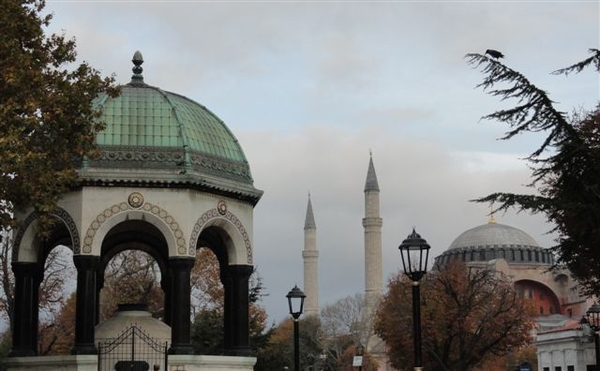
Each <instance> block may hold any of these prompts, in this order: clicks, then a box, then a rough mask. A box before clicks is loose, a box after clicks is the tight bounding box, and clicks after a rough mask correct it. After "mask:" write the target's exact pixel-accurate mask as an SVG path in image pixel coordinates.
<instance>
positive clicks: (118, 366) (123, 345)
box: [98, 325, 168, 371]
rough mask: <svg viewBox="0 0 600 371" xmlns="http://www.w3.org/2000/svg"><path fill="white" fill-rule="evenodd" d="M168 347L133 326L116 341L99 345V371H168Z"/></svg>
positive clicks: (165, 343) (166, 344)
mask: <svg viewBox="0 0 600 371" xmlns="http://www.w3.org/2000/svg"><path fill="white" fill-rule="evenodd" d="M167 347H168V343H167V342H164V343H161V342H159V341H156V340H154V339H152V338H151V337H150V336H148V334H146V333H145V332H144V331H143V330H141V329H140V328H139V327H137V326H135V325H132V326H131V327H129V328H128V329H126V330H125V331H123V333H121V335H119V337H117V338H116V339H114V340H112V341H109V342H105V343H99V344H98V371H166V370H167Z"/></svg>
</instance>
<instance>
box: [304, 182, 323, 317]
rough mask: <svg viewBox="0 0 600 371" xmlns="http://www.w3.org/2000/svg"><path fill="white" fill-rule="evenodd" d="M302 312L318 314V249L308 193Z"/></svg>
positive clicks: (315, 227) (308, 314) (315, 226)
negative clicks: (304, 297)
mask: <svg viewBox="0 0 600 371" xmlns="http://www.w3.org/2000/svg"><path fill="white" fill-rule="evenodd" d="M302 258H303V259H304V294H306V299H305V301H304V313H305V314H306V315H307V316H310V315H319V251H318V250H317V225H316V224H315V216H314V214H313V209H312V203H311V202H310V193H309V194H308V206H307V207H306V220H305V222H304V250H303V251H302Z"/></svg>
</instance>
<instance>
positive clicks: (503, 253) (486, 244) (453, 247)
mask: <svg viewBox="0 0 600 371" xmlns="http://www.w3.org/2000/svg"><path fill="white" fill-rule="evenodd" d="M494 259H505V260H506V261H507V262H508V264H509V265H510V264H534V265H551V264H553V262H554V257H553V256H552V252H551V251H550V250H546V249H544V248H542V247H540V245H539V244H538V243H537V242H536V241H535V240H534V239H533V237H531V236H530V235H529V234H527V233H525V232H524V231H522V230H520V229H518V228H514V227H511V226H508V225H504V224H498V223H496V222H495V221H494V220H491V221H490V222H489V223H488V224H484V225H480V226H478V227H475V228H471V229H469V230H467V231H465V232H463V233H461V234H460V235H459V236H458V237H456V239H455V240H454V241H453V242H452V244H450V247H449V248H448V250H446V251H445V252H444V253H442V254H441V255H440V256H438V257H436V258H435V261H436V263H435V264H436V265H443V264H446V263H448V262H450V261H453V260H457V261H462V262H467V263H468V262H488V261H491V260H494Z"/></svg>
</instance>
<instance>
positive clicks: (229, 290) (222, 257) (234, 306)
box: [195, 219, 253, 355]
mask: <svg viewBox="0 0 600 371" xmlns="http://www.w3.org/2000/svg"><path fill="white" fill-rule="evenodd" d="M232 231H233V232H234V235H233V236H232V234H231V233H232ZM236 231H238V229H236V228H233V226H232V225H231V224H230V222H229V221H227V220H224V219H213V220H211V221H210V222H209V223H207V225H206V226H205V228H203V229H202V230H201V231H200V233H199V235H198V239H197V242H196V245H195V250H196V251H198V250H199V249H202V248H206V249H209V250H210V251H212V252H213V253H214V255H215V256H216V258H217V260H218V262H219V278H220V280H221V283H222V285H223V347H224V352H225V353H229V354H237V355H247V354H250V344H249V334H250V330H249V279H250V275H251V274H252V272H253V267H252V266H251V265H248V264H236V263H239V260H240V259H239V250H240V249H241V250H242V251H246V246H245V244H243V243H240V241H239V240H240V235H239V233H238V234H237V235H236ZM236 240H238V241H236ZM240 244H241V245H242V246H240ZM233 254H235V256H234V257H232V255H233ZM242 260H243V261H246V259H245V257H244V259H242Z"/></svg>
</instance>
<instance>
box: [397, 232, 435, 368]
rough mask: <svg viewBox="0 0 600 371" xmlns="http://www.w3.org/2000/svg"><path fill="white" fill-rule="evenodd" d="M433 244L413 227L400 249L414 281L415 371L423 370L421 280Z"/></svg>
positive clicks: (403, 264)
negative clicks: (430, 244)
mask: <svg viewBox="0 0 600 371" xmlns="http://www.w3.org/2000/svg"><path fill="white" fill-rule="evenodd" d="M430 248H431V246H429V244H428V243H427V241H425V239H423V238H421V236H420V235H419V234H418V233H417V232H416V231H415V229H414V228H413V231H412V233H411V234H410V235H409V236H408V237H407V238H406V239H405V240H404V241H402V243H401V244H400V246H399V247H398V249H400V253H401V255H402V266H403V267H404V273H405V274H406V275H407V276H408V277H409V278H410V279H411V281H412V282H413V285H412V297H413V337H414V347H415V349H414V352H415V357H414V358H415V368H414V370H415V371H422V370H423V361H422V359H421V292H420V290H419V281H420V280H421V278H422V277H423V276H424V275H425V273H427V258H428V257H429V249H430Z"/></svg>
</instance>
